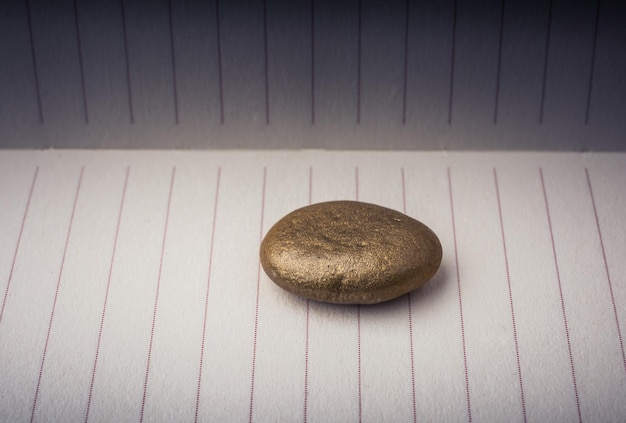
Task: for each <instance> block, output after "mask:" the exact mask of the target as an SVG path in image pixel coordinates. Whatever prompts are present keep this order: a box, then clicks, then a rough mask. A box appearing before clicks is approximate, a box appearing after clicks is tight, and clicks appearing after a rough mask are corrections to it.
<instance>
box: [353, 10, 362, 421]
mask: <svg viewBox="0 0 626 423" xmlns="http://www.w3.org/2000/svg"><path fill="white" fill-rule="evenodd" d="M359 15H360V3H359ZM354 185H355V190H356V201H359V167H358V166H357V167H355V168H354ZM356 324H357V371H358V389H359V423H361V421H363V392H362V389H361V305H360V304H357V306H356Z"/></svg>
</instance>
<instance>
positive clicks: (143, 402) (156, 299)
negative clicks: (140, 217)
mask: <svg viewBox="0 0 626 423" xmlns="http://www.w3.org/2000/svg"><path fill="white" fill-rule="evenodd" d="M175 177H176V167H175V166H174V167H172V177H171V179H170V190H169V194H168V196H167V210H166V212H165V225H164V227H163V242H162V243H161V257H160V259H159V272H158V275H157V283H156V294H155V295H154V309H153V311H152V326H151V328H150V344H149V346H148V359H147V360H146V376H145V379H144V382H143V395H142V397H141V412H140V414H139V421H140V422H143V416H144V411H145V408H146V395H147V393H148V378H149V376H150V361H151V359H152V344H153V341H154V329H155V327H156V317H157V309H158V306H159V289H160V287H161V274H162V272H163V256H164V255H165V241H166V239H167V226H168V223H169V220H170V207H171V205H172V191H173V190H174V179H175Z"/></svg>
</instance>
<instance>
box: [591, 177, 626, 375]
mask: <svg viewBox="0 0 626 423" xmlns="http://www.w3.org/2000/svg"><path fill="white" fill-rule="evenodd" d="M585 175H586V176H587V186H588V187H589V196H590V197H591V204H592V205H593V215H594V217H595V219H596V228H597V230H598V238H599V239H600V247H601V248H602V260H603V261H604V271H605V272H606V281H607V283H608V285H609V293H610V294H611V303H612V305H613V315H614V316H615V327H616V329H617V338H618V340H619V347H620V350H621V353H622V363H623V364H624V371H625V372H626V355H625V354H624V339H623V338H622V330H621V329H620V326H619V316H618V313H617V306H616V305H615V296H614V295H613V283H612V282H611V274H610V273H609V263H608V261H607V259H606V250H605V249H604V239H603V238H602V231H601V230H600V219H599V218H598V210H597V208H596V200H595V198H594V196H593V188H592V187H591V177H590V176H589V170H588V169H585Z"/></svg>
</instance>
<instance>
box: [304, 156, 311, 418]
mask: <svg viewBox="0 0 626 423" xmlns="http://www.w3.org/2000/svg"><path fill="white" fill-rule="evenodd" d="M312 198H313V168H312V167H309V205H311V202H312ZM309 309H310V304H309V300H308V299H307V300H306V326H305V335H304V417H303V419H302V420H303V421H304V423H306V422H307V419H308V413H307V411H308V405H309Z"/></svg>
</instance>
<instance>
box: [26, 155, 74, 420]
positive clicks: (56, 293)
mask: <svg viewBox="0 0 626 423" xmlns="http://www.w3.org/2000/svg"><path fill="white" fill-rule="evenodd" d="M84 173H85V167H84V166H83V167H81V168H80V176H79V177H78V183H77V184H76V193H75V194H74V203H73V205H72V214H71V215H70V222H69V224H68V226H67V234H66V236H65V246H64V247H63V256H62V257H61V266H60V267H59V276H58V278H57V285H56V288H55V290H54V300H53V301H52V310H51V311H50V320H49V321H48V331H47V333H46V342H45V343H44V347H43V354H42V356H41V364H40V366H39V376H38V377H37V388H36V389H35V398H34V399H33V406H32V409H31V414H30V421H31V423H32V422H33V421H34V420H35V411H36V410H37V400H38V399H39V388H40V387H41V379H42V376H43V369H44V366H45V365H46V355H47V354H48V343H49V342H50V334H51V333H52V323H53V322H54V312H55V310H56V306H57V299H58V297H59V288H60V286H61V278H62V277H63V268H64V266H65V257H66V256H67V247H68V245H69V243H70V235H71V233H72V225H73V223H74V215H75V213H76V204H77V203H78V194H79V193H80V186H81V184H82V182H83V174H84Z"/></svg>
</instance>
